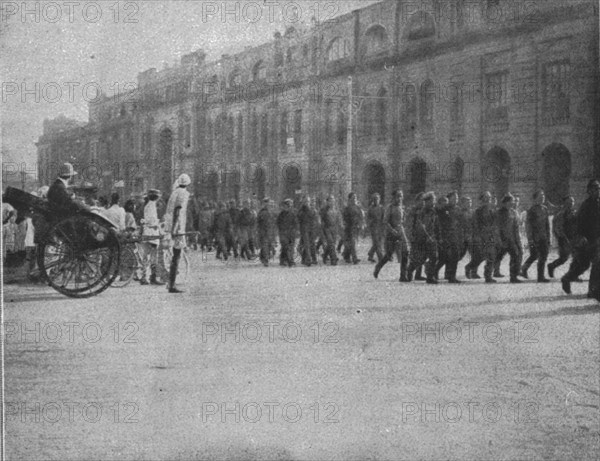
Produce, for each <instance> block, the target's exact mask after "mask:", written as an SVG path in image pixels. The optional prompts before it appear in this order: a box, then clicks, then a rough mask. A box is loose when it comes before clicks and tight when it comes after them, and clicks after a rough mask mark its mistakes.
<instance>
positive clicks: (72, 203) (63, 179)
mask: <svg viewBox="0 0 600 461" xmlns="http://www.w3.org/2000/svg"><path fill="white" fill-rule="evenodd" d="M76 174H77V173H76V172H75V170H74V169H73V165H71V164H70V163H63V164H62V165H61V167H60V170H59V171H58V178H56V181H54V184H52V185H51V186H50V189H49V190H48V202H50V204H51V205H52V206H53V207H54V208H55V209H56V211H57V212H59V213H61V214H62V213H64V214H67V215H70V214H75V213H77V212H79V211H90V209H89V208H88V207H86V206H85V205H83V204H82V203H80V202H78V201H76V200H73V198H72V197H71V194H69V192H68V191H67V188H68V187H69V181H70V180H71V178H73V177H74V176H75V175H76Z"/></svg>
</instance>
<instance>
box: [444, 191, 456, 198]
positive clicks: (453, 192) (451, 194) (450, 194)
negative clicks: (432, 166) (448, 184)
mask: <svg viewBox="0 0 600 461" xmlns="http://www.w3.org/2000/svg"><path fill="white" fill-rule="evenodd" d="M453 195H456V196H457V197H458V191H456V190H453V191H450V192H448V193H447V194H446V198H450V197H452V196H453Z"/></svg>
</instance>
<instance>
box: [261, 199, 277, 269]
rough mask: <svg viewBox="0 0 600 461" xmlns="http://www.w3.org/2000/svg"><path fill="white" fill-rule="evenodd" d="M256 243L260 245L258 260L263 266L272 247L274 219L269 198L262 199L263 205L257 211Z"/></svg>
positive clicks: (267, 261)
mask: <svg viewBox="0 0 600 461" xmlns="http://www.w3.org/2000/svg"><path fill="white" fill-rule="evenodd" d="M257 226H258V244H259V246H260V262H261V263H262V264H263V266H265V267H267V266H268V265H269V259H270V257H271V248H272V247H273V244H274V241H273V235H274V227H275V219H274V216H273V213H272V211H271V199H269V198H268V197H267V198H265V199H263V207H262V208H261V210H260V211H259V212H258V218H257Z"/></svg>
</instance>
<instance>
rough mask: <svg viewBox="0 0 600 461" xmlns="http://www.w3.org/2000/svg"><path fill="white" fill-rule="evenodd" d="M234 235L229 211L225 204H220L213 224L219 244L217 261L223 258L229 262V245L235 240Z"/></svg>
mask: <svg viewBox="0 0 600 461" xmlns="http://www.w3.org/2000/svg"><path fill="white" fill-rule="evenodd" d="M232 233H233V229H232V225H231V215H230V213H229V210H227V208H226V205H225V202H219V204H218V208H217V210H216V211H215V216H214V223H213V234H214V237H215V240H216V244H217V254H216V257H217V259H221V258H223V259H224V260H225V261H227V259H228V258H229V256H230V253H229V249H228V245H229V242H231V240H233V236H232Z"/></svg>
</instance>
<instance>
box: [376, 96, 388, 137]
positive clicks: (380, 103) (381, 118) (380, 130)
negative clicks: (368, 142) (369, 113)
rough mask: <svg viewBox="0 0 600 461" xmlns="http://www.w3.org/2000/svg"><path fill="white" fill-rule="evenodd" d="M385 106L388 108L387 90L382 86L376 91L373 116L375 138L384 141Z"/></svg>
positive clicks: (386, 122) (386, 130)
mask: <svg viewBox="0 0 600 461" xmlns="http://www.w3.org/2000/svg"><path fill="white" fill-rule="evenodd" d="M387 108H388V100H387V90H386V89H385V88H383V87H382V88H381V89H380V90H379V91H378V92H377V115H376V117H375V120H376V122H375V123H376V126H377V139H378V140H380V141H384V140H385V139H386V138H387V132H388V120H387Z"/></svg>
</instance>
